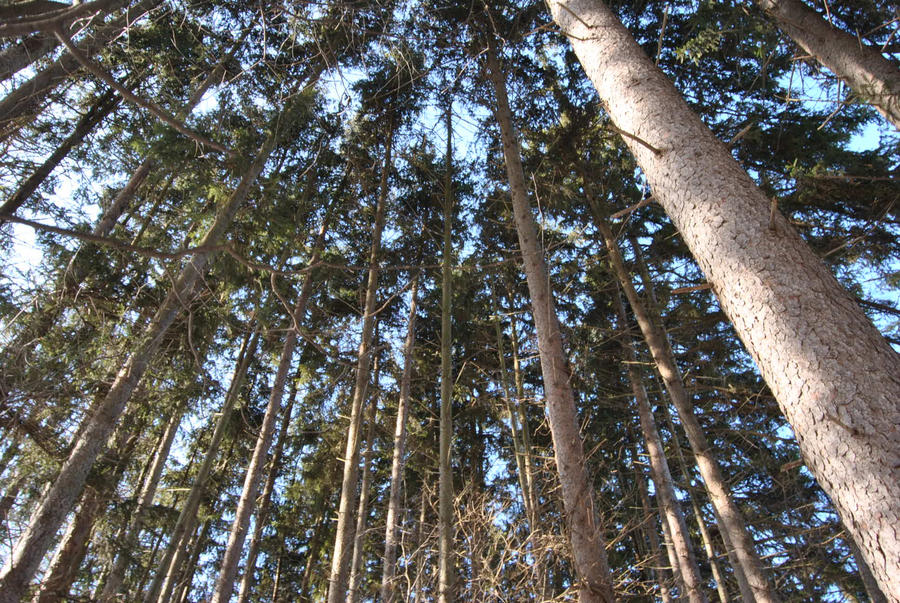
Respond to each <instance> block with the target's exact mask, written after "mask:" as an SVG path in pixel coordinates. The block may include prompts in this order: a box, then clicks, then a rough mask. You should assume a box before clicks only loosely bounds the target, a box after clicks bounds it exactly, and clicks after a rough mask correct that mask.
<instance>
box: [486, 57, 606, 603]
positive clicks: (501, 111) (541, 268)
mask: <svg viewBox="0 0 900 603" xmlns="http://www.w3.org/2000/svg"><path fill="white" fill-rule="evenodd" d="M487 57H488V68H489V71H490V78H491V82H492V83H493V87H494V92H495V95H496V97H497V98H496V101H497V105H496V107H495V110H494V117H495V119H496V120H497V122H498V123H499V125H500V133H501V139H502V141H503V156H504V159H505V161H506V172H507V177H508V179H509V192H510V197H511V199H512V205H513V212H514V214H515V221H516V230H517V231H518V235H519V247H520V248H521V251H522V259H523V260H524V262H525V275H526V277H527V280H528V290H529V292H530V294H531V306H532V315H533V318H534V323H535V328H536V330H537V337H538V352H539V355H540V359H541V373H542V375H543V378H544V395H545V397H546V404H547V412H548V415H549V421H550V432H551V434H552V436H553V446H554V450H555V452H556V455H555V456H556V467H557V471H558V472H559V481H560V486H561V488H562V499H563V506H564V508H565V513H566V520H567V524H568V529H569V530H568V531H569V542H570V544H571V547H572V553H573V556H574V558H575V570H576V572H577V575H578V580H579V597H580V600H581V601H582V602H583V603H587V602H594V601H609V602H612V601H614V600H615V599H614V596H613V592H612V583H611V578H610V571H609V564H608V562H607V558H606V543H605V540H604V538H603V534H602V531H601V527H600V525H599V521H598V518H597V513H596V509H595V508H594V495H593V490H592V488H591V485H590V480H589V479H588V473H587V470H586V469H585V466H584V462H585V461H584V449H583V445H582V441H581V434H580V432H579V423H578V414H577V411H576V409H575V397H574V394H573V393H572V386H571V383H570V381H571V373H570V372H569V367H568V361H567V359H566V356H565V353H564V352H563V347H562V336H561V333H560V326H559V319H558V318H557V316H556V311H555V309H554V307H553V298H552V294H551V292H550V283H549V274H548V272H547V266H546V264H545V263H544V258H543V255H542V250H541V247H540V244H539V243H538V239H537V232H536V229H535V225H534V217H533V216H532V214H531V206H530V203H529V201H528V189H527V188H526V185H525V174H524V172H523V169H522V159H521V151H520V150H519V141H518V139H517V135H516V132H515V129H514V127H513V125H512V115H511V113H510V109H509V101H508V99H507V95H506V82H505V80H504V75H503V73H502V72H501V70H500V65H499V62H498V60H497V58H496V56H494V51H493V49H488V55H487Z"/></svg>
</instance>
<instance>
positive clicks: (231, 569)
mask: <svg viewBox="0 0 900 603" xmlns="http://www.w3.org/2000/svg"><path fill="white" fill-rule="evenodd" d="M330 213H331V212H330V210H329V211H328V212H327V215H326V217H325V218H324V219H323V220H322V225H321V227H320V229H319V233H318V236H317V238H316V243H315V247H314V251H313V253H312V255H311V257H310V259H309V263H310V264H315V263H317V262H318V261H319V257H320V256H321V253H322V248H323V246H324V245H325V233H326V231H327V230H328V218H329V216H330ZM312 284H313V279H312V275H310V274H307V275H306V279H305V280H304V281H303V287H302V288H301V289H300V294H299V296H298V298H297V303H296V304H295V305H294V308H293V310H292V312H291V316H290V319H291V322H292V324H293V326H292V328H291V329H290V331H289V332H288V334H287V336H286V337H285V339H284V344H283V345H282V348H281V358H280V359H279V361H278V370H277V372H276V373H275V379H274V381H273V383H272V391H271V393H270V394H269V402H268V404H267V405H266V412H265V415H264V416H263V422H262V425H261V426H260V430H259V435H258V437H257V439H256V446H255V447H254V449H253V456H252V458H251V459H250V465H249V466H248V467H247V475H246V476H245V478H244V487H243V489H242V491H241V498H240V500H239V501H238V507H237V511H236V513H235V517H234V522H233V523H232V527H231V533H230V534H229V536H228V544H227V545H226V547H225V557H224V559H222V568H221V570H220V572H219V579H218V580H217V581H216V586H215V590H214V591H213V596H212V599H211V603H227V602H228V601H230V600H231V596H232V590H233V589H234V580H235V578H236V577H237V570H238V562H239V561H240V559H241V552H242V551H243V548H244V540H245V539H246V537H247V528H248V526H249V525H250V515H251V514H252V513H253V509H254V507H255V506H256V496H257V494H258V493H259V483H260V481H262V475H263V468H264V466H265V463H266V456H267V455H268V454H269V448H271V446H272V438H273V436H274V435H275V424H276V421H277V419H278V413H279V412H280V411H281V405H282V402H283V398H284V386H285V383H287V377H288V372H289V371H290V369H291V363H292V362H293V360H294V350H295V349H296V348H297V338H298V335H299V333H298V332H297V325H299V324H300V323H302V322H303V317H304V315H305V314H306V304H307V302H308V301H309V297H310V295H312Z"/></svg>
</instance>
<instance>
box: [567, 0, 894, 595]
mask: <svg viewBox="0 0 900 603" xmlns="http://www.w3.org/2000/svg"><path fill="white" fill-rule="evenodd" d="M550 7H551V11H552V13H553V17H554V19H555V20H556V22H557V23H558V24H559V25H560V27H561V29H562V31H563V32H564V33H565V34H566V35H567V36H568V37H569V39H570V41H571V43H572V45H573V47H574V49H575V53H576V54H577V55H578V57H579V59H580V60H581V63H582V65H584V66H585V67H586V71H587V74H588V76H589V77H590V78H591V80H592V81H593V83H594V86H595V87H596V89H597V91H598V92H599V95H600V99H601V100H602V101H603V103H604V106H605V107H606V110H607V111H608V113H609V115H610V117H611V118H612V120H613V122H614V123H615V125H616V128H617V129H618V131H621V132H626V133H627V134H628V135H627V136H624V137H623V140H624V142H625V144H626V145H627V146H628V147H629V148H630V149H631V152H632V153H633V154H634V156H635V158H636V160H637V163H638V165H639V166H640V167H641V169H642V171H643V173H644V175H645V176H646V177H647V180H648V182H649V183H650V186H651V188H652V190H653V193H654V195H655V196H656V198H657V199H658V200H659V202H660V204H661V205H662V206H663V208H664V209H665V210H666V212H667V213H668V215H669V217H670V218H671V219H672V222H673V223H674V225H675V226H676V228H677V229H678V231H679V232H680V233H681V234H682V236H683V237H684V240H685V242H686V243H687V245H688V247H689V248H690V250H691V252H692V253H693V255H694V257H695V258H696V259H697V262H698V263H699V264H700V267H701V268H702V269H703V271H704V272H705V273H706V276H707V279H708V281H709V283H710V285H711V286H712V289H713V291H714V292H715V293H716V295H717V297H718V299H719V303H720V305H721V306H722V309H723V310H724V311H725V313H726V314H727V315H728V317H729V318H730V319H731V321H732V323H733V324H734V327H735V330H736V331H737V333H738V335H739V336H740V338H741V340H742V341H743V342H744V344H745V345H746V346H747V349H748V351H749V353H750V355H751V356H752V357H753V358H754V360H755V361H756V363H757V365H758V366H759V369H760V372H761V373H762V376H763V377H764V379H765V380H766V383H768V385H769V387H770V388H771V390H772V392H773V393H774V394H775V398H776V399H777V400H778V402H779V404H780V406H781V408H782V410H783V411H784V413H785V416H786V417H787V419H788V421H789V422H790V424H791V426H792V428H793V430H794V433H795V434H796V436H797V441H798V443H799V444H800V449H801V451H802V452H803V456H804V459H805V460H806V463H807V466H808V467H809V468H810V469H811V470H812V472H813V474H814V475H815V476H816V478H817V479H818V481H819V483H820V484H821V486H822V487H823V489H824V490H825V492H826V493H827V494H828V495H829V496H830V498H831V500H832V501H833V502H834V504H835V508H836V509H837V511H838V513H839V514H840V516H841V519H842V520H843V521H844V524H845V525H846V526H847V528H848V530H849V532H850V534H851V536H852V537H853V539H854V540H855V541H856V543H857V545H859V547H860V550H861V551H862V553H863V556H864V557H865V559H866V561H867V562H868V564H869V567H870V568H871V569H872V573H873V574H874V575H875V577H876V579H877V580H878V582H879V584H880V585H881V587H882V590H883V591H884V593H885V596H888V597H890V598H892V599H893V600H897V601H900V572H898V571H897V567H898V560H900V537H898V535H897V529H896V526H898V525H900V447H898V446H897V442H896V438H895V437H894V435H893V433H894V429H893V427H892V426H896V425H898V424H900V405H898V404H897V400H898V399H900V356H898V354H897V353H896V352H894V351H893V350H892V349H891V348H890V346H889V345H888V343H887V342H886V341H885V339H884V337H882V335H881V334H880V333H879V332H878V330H877V329H875V327H874V326H873V325H872V323H871V322H870V321H869V319H868V318H867V317H866V316H865V314H864V313H863V312H862V310H861V309H860V308H859V306H857V305H856V303H855V302H854V300H853V298H852V297H851V296H850V295H849V294H848V293H847V292H846V291H845V290H843V289H842V288H841V286H840V284H839V283H838V282H837V280H836V279H835V278H834V276H833V275H832V274H831V272H829V270H828V268H827V267H826V266H825V265H824V264H823V263H822V261H821V260H820V259H819V258H817V257H816V256H815V254H814V253H813V252H812V251H811V250H810V248H809V247H808V246H807V245H806V244H805V243H804V242H803V240H802V239H801V238H800V236H799V235H798V234H797V233H796V232H795V231H794V230H793V228H792V227H791V225H790V224H789V223H788V221H787V220H786V219H785V218H784V217H783V216H782V215H781V214H780V213H779V212H777V211H773V210H772V204H771V202H770V201H769V199H767V198H766V196H765V195H764V194H763V192H762V191H761V190H759V189H758V188H757V187H756V185H755V184H754V183H753V181H752V180H751V179H750V177H749V176H748V175H747V173H746V172H745V171H744V170H743V169H741V167H740V166H739V165H738V164H737V162H735V161H734V159H733V158H732V156H731V154H730V153H729V151H728V149H727V148H726V147H725V145H723V144H722V143H720V142H719V141H718V140H716V138H715V137H714V136H713V135H712V133H711V132H710V131H709V128H707V127H706V125H704V124H703V122H701V121H700V119H699V118H698V117H697V116H696V115H694V114H693V113H692V112H691V110H690V108H689V107H688V106H687V104H686V103H685V102H684V99H683V98H682V97H681V95H680V94H679V93H678V91H677V90H676V89H675V88H674V86H672V84H671V82H669V81H668V80H667V79H666V77H665V76H664V75H663V74H662V72H661V71H659V69H658V68H657V67H656V66H654V65H653V62H652V61H651V60H650V59H649V58H647V56H646V55H645V54H644V53H643V51H642V50H641V48H640V47H639V46H638V45H637V43H636V42H635V41H634V39H633V38H632V37H631V35H630V34H629V33H628V31H627V30H625V28H624V27H623V26H622V24H621V23H619V22H618V20H617V19H616V18H615V16H614V15H613V13H612V12H611V11H610V10H609V9H608V8H607V7H606V6H605V5H604V4H603V3H602V2H600V0H567V2H566V3H565V5H564V4H563V2H562V1H561V0H550ZM648 145H649V146H648ZM650 147H652V148H650ZM748 578H749V576H748Z"/></svg>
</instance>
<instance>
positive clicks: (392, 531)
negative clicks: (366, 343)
mask: <svg viewBox="0 0 900 603" xmlns="http://www.w3.org/2000/svg"><path fill="white" fill-rule="evenodd" d="M419 277H420V274H419V273H418V272H417V273H416V274H415V275H414V276H413V283H412V290H411V291H410V302H409V319H408V320H407V323H406V341H404V343H403V374H402V375H401V376H400V397H399V399H398V401H397V421H396V424H395V426H394V452H393V459H392V460H391V490H390V494H389V495H388V509H387V519H386V521H385V530H384V565H383V571H382V574H381V600H382V601H383V602H384V603H394V601H396V600H397V591H396V585H395V581H396V574H397V531H398V529H399V525H398V524H399V521H398V520H399V516H400V485H401V482H402V480H403V467H404V466H405V464H406V423H407V419H408V417H409V387H410V382H411V381H412V372H413V351H414V348H415V345H416V304H417V301H418V300H417V297H418V294H419Z"/></svg>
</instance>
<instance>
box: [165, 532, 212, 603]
mask: <svg viewBox="0 0 900 603" xmlns="http://www.w3.org/2000/svg"><path fill="white" fill-rule="evenodd" d="M211 524H212V520H209V519H207V520H206V521H204V522H203V525H202V526H200V530H199V531H198V532H197V534H196V535H195V536H194V537H193V538H192V539H191V546H190V547H189V550H190V554H189V555H188V559H187V566H186V567H185V568H184V572H183V573H182V575H181V578H180V579H179V581H178V584H177V585H176V588H175V592H174V596H173V597H172V601H173V602H175V603H182V602H183V601H185V600H186V598H187V596H188V595H189V594H190V593H191V585H192V584H193V583H194V574H196V573H197V562H198V561H199V560H200V553H202V552H203V545H204V544H205V543H206V539H207V537H208V535H209V529H210V527H211Z"/></svg>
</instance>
